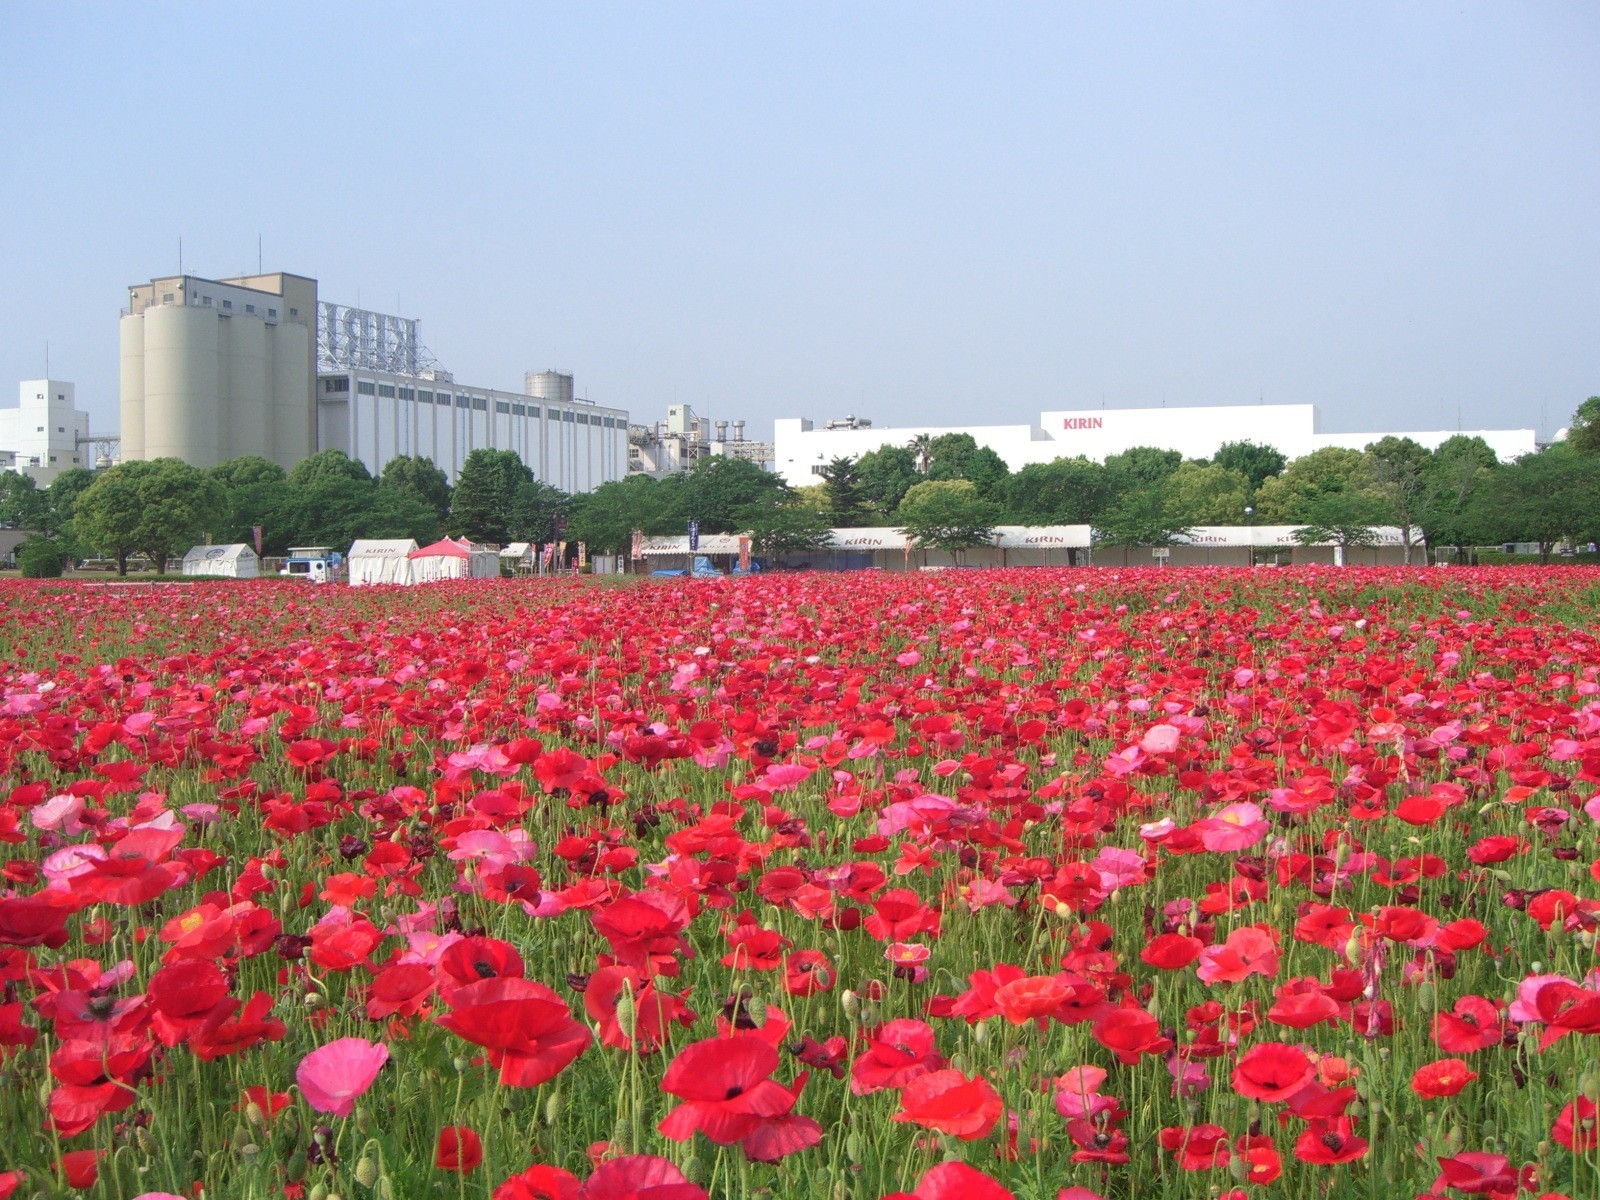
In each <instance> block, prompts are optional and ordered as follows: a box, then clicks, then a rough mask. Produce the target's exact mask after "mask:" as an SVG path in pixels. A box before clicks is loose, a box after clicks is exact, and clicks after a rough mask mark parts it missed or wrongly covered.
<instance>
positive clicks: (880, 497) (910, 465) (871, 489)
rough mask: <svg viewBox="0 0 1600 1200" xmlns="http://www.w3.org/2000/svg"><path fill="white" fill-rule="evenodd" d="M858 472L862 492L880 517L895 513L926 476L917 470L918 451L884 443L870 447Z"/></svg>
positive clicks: (883, 518)
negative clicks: (908, 494) (872, 448)
mask: <svg viewBox="0 0 1600 1200" xmlns="http://www.w3.org/2000/svg"><path fill="white" fill-rule="evenodd" d="M929 440H930V441H931V440H932V439H929ZM856 473H857V474H858V475H859V476H860V477H861V494H862V495H863V496H865V497H866V499H867V503H868V504H870V505H872V507H873V509H874V510H876V511H875V513H874V516H875V518H876V519H877V520H886V519H888V518H889V517H892V516H893V515H894V513H895V512H896V510H898V509H899V507H900V501H901V500H903V499H904V498H905V494H906V492H907V491H908V490H910V488H911V486H912V485H913V484H915V483H917V482H919V481H920V480H921V478H922V476H921V475H920V474H919V473H918V471H917V455H916V452H915V451H912V450H908V449H907V448H906V447H904V446H880V447H878V449H876V450H869V451H867V453H865V454H863V455H862V456H861V457H860V458H859V459H857V460H856Z"/></svg>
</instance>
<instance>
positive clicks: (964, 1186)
mask: <svg viewBox="0 0 1600 1200" xmlns="http://www.w3.org/2000/svg"><path fill="white" fill-rule="evenodd" d="M883 1200H1016V1197H1015V1195H1014V1194H1013V1193H1012V1192H1011V1191H1010V1190H1009V1189H1007V1188H1005V1187H1003V1186H1001V1184H999V1183H998V1182H997V1181H996V1180H995V1179H993V1178H992V1177H991V1176H988V1175H985V1174H984V1173H983V1172H982V1171H980V1170H978V1169H977V1168H976V1167H969V1166H968V1165H967V1164H966V1163H964V1162H945V1163H939V1164H938V1165H937V1166H933V1167H929V1168H928V1170H927V1172H926V1173H925V1174H924V1175H923V1176H922V1178H921V1179H920V1180H918V1181H917V1186H916V1188H915V1189H913V1190H912V1191H909V1192H893V1193H891V1194H890V1195H888V1196H885V1197H883Z"/></svg>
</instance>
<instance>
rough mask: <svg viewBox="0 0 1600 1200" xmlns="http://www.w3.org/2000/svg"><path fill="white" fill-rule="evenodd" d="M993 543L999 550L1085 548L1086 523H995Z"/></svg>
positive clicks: (1087, 538) (1087, 528) (1087, 540)
mask: <svg viewBox="0 0 1600 1200" xmlns="http://www.w3.org/2000/svg"><path fill="white" fill-rule="evenodd" d="M994 534H995V545H996V546H998V547H999V548H1000V549H1001V550H1086V549H1088V547H1089V541H1090V535H1089V527H1088V526H1087V525H996V526H995V527H994Z"/></svg>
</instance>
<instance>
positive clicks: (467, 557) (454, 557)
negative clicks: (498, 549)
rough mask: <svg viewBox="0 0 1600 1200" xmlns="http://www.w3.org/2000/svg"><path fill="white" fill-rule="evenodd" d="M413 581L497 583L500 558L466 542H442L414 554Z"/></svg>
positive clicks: (411, 555)
mask: <svg viewBox="0 0 1600 1200" xmlns="http://www.w3.org/2000/svg"><path fill="white" fill-rule="evenodd" d="M406 558H407V559H409V560H410V562H411V569H412V577H413V578H414V579H415V581H416V582H417V583H431V582H432V581H433V580H435V579H495V578H498V577H499V575H500V556H499V555H497V554H496V553H495V552H494V551H493V550H484V549H482V548H481V547H478V546H474V545H473V544H472V543H471V542H469V541H467V540H466V539H464V538H463V539H462V540H460V541H457V540H456V539H455V538H440V539H439V540H438V541H437V542H434V543H433V544H432V545H430V546H422V547H419V548H418V549H416V550H413V551H412V552H411V553H410V554H408V555H406Z"/></svg>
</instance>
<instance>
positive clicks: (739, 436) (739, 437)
mask: <svg viewBox="0 0 1600 1200" xmlns="http://www.w3.org/2000/svg"><path fill="white" fill-rule="evenodd" d="M733 440H734V441H736V442H742V441H744V422H743V421H735V422H734V423H733Z"/></svg>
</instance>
